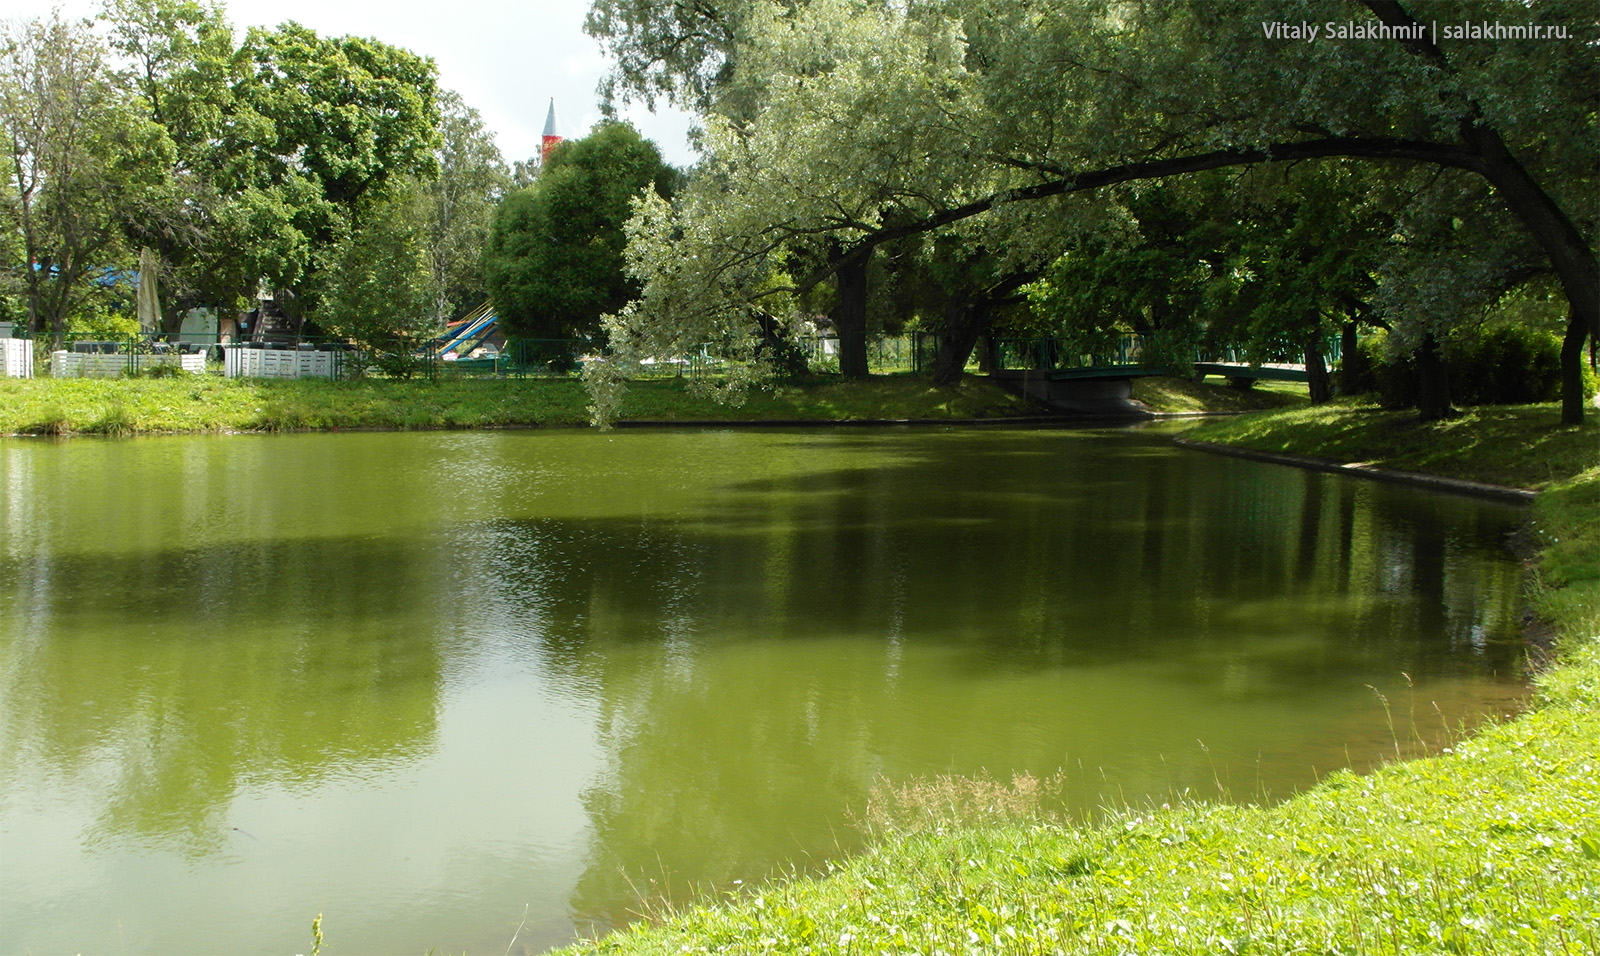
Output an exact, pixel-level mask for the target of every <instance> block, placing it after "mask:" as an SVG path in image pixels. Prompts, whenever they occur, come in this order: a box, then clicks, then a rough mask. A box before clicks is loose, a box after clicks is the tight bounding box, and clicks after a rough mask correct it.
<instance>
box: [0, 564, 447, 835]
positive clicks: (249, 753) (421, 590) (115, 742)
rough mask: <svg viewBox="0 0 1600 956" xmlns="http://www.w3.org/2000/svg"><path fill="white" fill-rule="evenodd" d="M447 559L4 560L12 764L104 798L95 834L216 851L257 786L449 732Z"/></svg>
mask: <svg viewBox="0 0 1600 956" xmlns="http://www.w3.org/2000/svg"><path fill="white" fill-rule="evenodd" d="M435 560H436V559H435V558H434V557H433V556H432V555H430V554H428V553H426V552H423V553H418V552H417V551H416V550H414V549H409V548H400V547H396V546H395V545H394V544H393V543H390V542H386V541H383V540H381V539H340V538H334V539H323V540H312V541H295V542H280V543H271V544H248V545H239V546H233V547H225V546H218V547H207V548H198V549H185V548H182V547H171V548H165V549H160V550H151V551H127V552H113V553H93V552H89V553H84V552H79V553H68V554H57V555H53V556H51V555H36V556H25V557H20V558H15V559H11V560H7V561H4V562H0V578H3V579H4V580H6V581H7V587H8V590H9V592H10V595H11V596H12V598H13V599H14V606H15V607H16V608H17V609H18V610H19V614H18V615H16V616H14V617H13V618H12V619H11V621H9V622H7V623H6V624H5V625H4V626H3V627H0V635H3V636H4V640H5V643H6V645H7V649H8V650H7V657H8V666H7V667H6V669H5V670H4V672H3V675H0V701H3V703H0V721H3V723H0V735H3V736H4V737H5V738H6V739H7V740H8V741H9V745H8V746H7V748H6V749H5V751H4V754H5V756H4V760H5V762H6V766H4V767H0V772H3V773H4V775H5V776H6V777H7V778H9V779H13V780H17V779H19V778H18V777H17V776H16V774H18V773H20V772H22V771H24V770H26V771H27V773H29V774H40V773H42V774H49V775H59V776H60V777H63V778H66V779H67V780H68V781H73V782H75V783H77V784H78V786H79V788H80V790H81V792H83V793H93V794H95V796H94V800H95V802H96V804H97V810H96V815H97V817H98V822H97V823H96V824H95V827H94V829H93V831H92V833H91V834H90V837H89V839H90V841H91V842H95V841H102V840H120V839H125V838H129V837H133V838H136V839H140V840H146V841H150V842H152V843H155V844H160V845H164V846H170V847H173V848H175V849H179V850H181V851H183V852H189V853H205V852H209V851H211V850H214V849H215V848H217V847H219V846H220V845H221V844H222V842H223V841H224V839H225V838H226V836H227V827H226V826H225V824H224V820H225V816H226V812H227V809H228V806H229V803H230V801H231V800H232V798H233V796H234V795H235V794H237V793H238V792H240V790H241V788H242V787H244V786H245V785H250V784H254V785H262V784H276V785H278V786H284V787H287V788H290V789H293V788H295V787H297V786H305V785H310V784H314V783H317V782H319V781H323V780H325V779H327V778H328V777H329V776H337V775H339V774H343V773H351V772H357V771H362V770H370V769H371V767H372V766H373V764H374V763H386V762H392V761H397V760H403V759H408V758H410V757H413V756H415V755H416V754H418V753H420V752H422V751H423V750H425V749H426V748H427V747H428V746H429V743H430V741H431V740H432V738H433V736H434V733H435V721H436V709H437V702H438V694H439V688H440V672H441V662H440V655H439V650H438V647H437V646H436V627H435V624H434V621H433V620H431V619H433V618H435V617H436V615H437V613H438V610H437V603H436V601H435V600H434V599H433V598H432V597H431V596H430V591H432V590H433V589H434V587H435V584H436V581H435V578H436V577H437V573H436V569H435V568H434V567H433V564H434V562H435Z"/></svg>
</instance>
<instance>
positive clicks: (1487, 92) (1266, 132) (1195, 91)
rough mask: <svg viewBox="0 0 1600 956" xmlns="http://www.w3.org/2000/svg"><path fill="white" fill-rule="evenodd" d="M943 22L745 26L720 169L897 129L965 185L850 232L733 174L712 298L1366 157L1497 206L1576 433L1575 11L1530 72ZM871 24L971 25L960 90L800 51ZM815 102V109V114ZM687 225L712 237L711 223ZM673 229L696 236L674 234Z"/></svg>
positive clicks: (801, 13) (1588, 133)
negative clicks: (871, 73) (1114, 196)
mask: <svg viewBox="0 0 1600 956" xmlns="http://www.w3.org/2000/svg"><path fill="white" fill-rule="evenodd" d="M932 7H934V8H936V9H931V8H930V5H921V4H910V5H905V6H896V7H893V8H890V9H888V10H880V9H877V8H872V9H869V10H863V9H858V8H853V7H847V6H845V5H843V4H829V3H824V2H821V0H819V2H816V3H812V4H808V5H806V6H804V7H800V8H797V9H794V10H787V9H784V8H780V7H777V6H775V5H772V4H760V3H755V2H752V4H751V8H752V10H754V11H755V12H754V13H752V14H751V15H749V16H747V17H746V18H745V20H744V21H743V22H744V23H745V24H746V25H747V27H748V29H749V30H750V31H751V32H750V35H748V36H740V37H736V48H735V51H734V52H733V53H732V54H730V56H731V58H732V60H733V62H734V63H736V64H737V65H738V67H739V71H740V72H742V73H744V74H746V75H748V76H752V77H758V78H759V90H760V95H761V97H762V100H761V106H762V108H761V110H759V111H757V112H752V111H750V110H748V109H743V108H741V110H740V111H739V114H738V120H737V122H730V125H731V126H736V127H737V136H736V137H732V138H729V137H724V138H720V139H719V137H718V124H717V122H716V120H717V117H716V116H711V117H708V124H707V129H708V136H707V145H708V146H709V147H710V149H711V152H712V154H713V157H716V156H717V154H718V153H719V152H721V153H726V154H728V155H730V156H731V155H732V154H733V153H734V151H736V150H739V149H746V148H747V144H748V143H751V142H755V141H758V140H763V139H770V140H771V141H774V142H782V143H784V144H785V146H786V148H787V149H788V150H790V151H791V152H792V153H794V154H799V155H803V156H807V157H808V158H809V157H812V156H815V155H818V154H826V155H828V156H830V157H832V156H833V155H834V154H835V151H837V150H839V149H840V146H839V144H849V143H851V142H852V141H853V140H855V139H857V138H858V136H859V134H860V133H861V131H862V128H861V126H860V125H859V123H858V121H859V120H860V118H861V117H863V116H866V117H870V116H873V115H875V114H881V113H885V112H888V111H891V110H894V109H897V108H900V109H903V110H905V115H903V116H902V117H901V120H902V127H903V128H914V129H934V130H941V131H944V132H946V133H947V134H948V140H949V141H948V142H947V143H946V144H945V146H946V152H945V156H946V157H951V156H953V157H954V162H952V163H950V164H948V165H950V166H954V167H959V169H957V170H953V171H952V170H947V172H951V173H952V174H951V175H950V183H949V184H948V188H939V189H937V190H925V191H924V192H922V193H921V199H922V200H923V201H922V202H921V204H920V205H916V204H912V203H906V204H904V206H903V208H901V209H900V210H898V211H897V212H898V213H899V214H898V215H893V216H876V217H875V216H861V215H857V214H853V213H855V212H857V210H855V209H854V208H852V207H849V206H847V207H846V210H845V212H846V214H844V215H839V214H836V213H835V212H832V211H830V210H829V209H828V208H827V204H826V202H825V201H824V202H820V203H819V202H813V203H810V204H806V203H797V204H787V205H778V204H768V203H765V202H764V201H763V200H764V199H765V195H764V194H765V193H766V192H768V191H770V190H772V189H773V188H774V187H776V186H781V185H783V184H785V183H788V182H790V181H793V180H794V179H795V178H796V177H795V172H794V170H793V167H792V164H790V165H784V164H780V163H767V164H740V165H739V168H738V169H737V170H735V171H733V172H730V173H728V174H725V175H723V176H722V177H721V178H720V180H719V185H721V186H722V187H723V188H724V197H723V203H722V205H724V206H728V207H733V208H736V209H740V210H747V212H746V213H745V215H744V217H743V220H742V221H739V222H731V221H728V222H727V226H728V227H729V228H725V229H723V230H722V232H723V234H722V235H721V236H720V237H718V238H719V239H720V240H721V243H722V245H721V248H722V249H723V250H724V251H723V252H721V253H720V254H718V255H715V256H712V257H709V258H707V259H705V260H704V261H703V262H701V263H700V265H699V266H698V267H697V268H698V269H699V270H700V272H701V273H702V274H703V275H704V276H706V277H707V278H708V279H714V280H716V281H722V279H721V277H723V276H727V275H729V274H730V270H731V269H732V267H733V266H734V265H735V264H743V263H744V262H745V261H746V260H747V259H748V257H751V256H756V257H760V256H764V255H767V254H770V252H771V251H772V250H774V249H777V248H779V247H781V246H783V245H784V244H785V243H787V242H791V241H801V242H805V243H809V244H812V245H822V246H826V247H827V248H829V249H830V250H831V254H830V260H831V261H830V265H832V266H833V268H834V270H835V271H838V270H840V269H845V268H853V267H854V266H855V264H857V263H858V262H859V261H861V260H863V259H865V258H866V257H869V256H870V255H871V254H872V250H873V249H874V248H876V247H878V246H881V245H884V244H887V243H893V242H896V241H898V240H900V239H902V238H904V237H907V236H910V235H915V234H919V233H922V232H928V231H934V230H938V229H941V228H944V227H947V226H949V225H951V224H953V223H956V222H959V221H962V220H964V219H968V218H973V217H981V216H986V215H988V214H990V213H991V212H992V211H993V210H995V209H996V208H998V207H1001V206H1005V205H1009V204H1014V203H1021V202H1036V201H1040V200H1044V199H1048V198H1051V197H1059V196H1065V195H1070V194H1074V193H1082V192H1089V191H1093V190H1098V189H1103V188H1105V187H1107V186H1112V185H1116V184H1118V183H1126V182H1133V181H1138V180H1147V179H1160V178H1167V177H1173V176H1181V175H1188V174H1193V173H1198V172H1203V171H1205V170H1209V169H1218V168H1223V167H1228V166H1239V165H1249V164H1257V163H1266V162H1289V161H1296V160H1316V159H1326V158H1332V157H1354V158H1360V159H1363V160H1366V161H1379V162H1385V163H1388V164H1408V165H1409V164H1426V165H1430V166H1434V167H1443V168H1454V169H1461V170H1465V171H1467V172H1470V173H1472V174H1473V175H1475V176H1478V177H1481V178H1482V179H1484V180H1485V181H1486V182H1488V183H1489V184H1490V185H1491V186H1492V187H1493V188H1494V190H1495V192H1496V194H1497V195H1498V196H1499V197H1500V198H1501V201H1502V202H1503V203H1504V205H1505V208H1506V209H1507V210H1508V213H1509V215H1510V217H1511V219H1512V221H1513V222H1515V223H1516V224H1517V225H1518V226H1520V228H1522V229H1524V230H1526V232H1527V234H1528V235H1529V236H1531V237H1532V238H1533V240H1534V241H1536V242H1537V243H1538V245H1539V247H1540V249H1541V250H1542V253H1543V255H1544V256H1545V257H1546V259H1547V260H1548V262H1549V263H1550V265H1551V268H1552V270H1553V271H1554V272H1555V273H1556V275H1557V276H1558V278H1559V280H1560V282H1561V283H1562V286H1563V288H1564V290H1565V292H1566V295H1567V298H1568V300H1569V303H1570V304H1571V306H1572V319H1571V321H1570V322H1569V326H1568V335H1567V340H1566V346H1567V347H1566V348H1565V349H1564V352H1563V355H1564V366H1563V368H1564V375H1565V378H1564V382H1566V384H1567V385H1569V386H1570V387H1567V388H1565V389H1564V393H1563V416H1564V418H1565V419H1566V420H1568V421H1575V420H1577V419H1578V418H1580V417H1581V415H1582V394H1581V387H1580V386H1581V382H1580V381H1579V379H1578V371H1579V370H1580V369H1579V365H1578V364H1577V363H1578V360H1579V359H1580V358H1581V349H1582V344H1583V342H1584V340H1585V339H1586V338H1587V337H1588V336H1589V335H1590V334H1592V333H1593V330H1595V329H1596V328H1597V327H1600V268H1597V266H1596V260H1595V256H1594V252H1593V241H1594V240H1593V234H1594V230H1595V222H1594V220H1593V218H1592V217H1587V216H1586V215H1580V212H1579V211H1582V210H1585V209H1587V207H1586V206H1585V204H1584V203H1583V201H1582V197H1583V196H1585V195H1588V194H1590V193H1591V192H1592V189H1593V185H1594V184H1593V177H1594V170H1593V164H1592V161H1591V160H1592V156H1593V155H1594V153H1595V149H1594V145H1595V144H1594V124H1593V119H1592V115H1593V102H1592V97H1590V96H1588V95H1587V94H1586V92H1584V91H1587V90H1592V89H1593V88H1595V86H1596V85H1597V84H1596V79H1597V77H1596V64H1595V61H1594V59H1593V57H1592V56H1591V55H1589V53H1588V49H1589V47H1588V45H1587V44H1588V42H1589V41H1592V40H1593V39H1594V34H1595V32H1596V27H1595V24H1594V22H1593V19H1592V17H1586V15H1585V13H1584V8H1583V7H1582V6H1581V5H1580V4H1576V3H1551V4H1547V5H1544V6H1541V7H1540V13H1541V21H1543V22H1544V23H1545V24H1547V25H1554V26H1556V27H1557V28H1558V29H1561V30H1565V31H1567V32H1568V39H1566V40H1563V41H1560V42H1554V41H1553V42H1544V43H1537V44H1529V45H1527V46H1524V47H1521V48H1519V56H1518V57H1506V56H1498V55H1496V45H1495V44H1493V43H1481V42H1480V43H1472V42H1454V43H1452V42H1444V43H1443V45H1442V46H1441V45H1438V44H1435V43H1434V42H1432V40H1431V39H1428V38H1427V31H1426V30H1425V29H1422V28H1421V25H1420V24H1418V23H1417V22H1416V21H1415V20H1413V19H1412V18H1411V16H1410V15H1409V13H1408V12H1407V11H1406V10H1405V9H1404V8H1403V7H1401V6H1400V5H1399V4H1398V3H1394V2H1389V0H1368V2H1366V3H1362V4H1356V3H1347V2H1343V0H1337V2H1336V0H1329V2H1325V3H1322V4H1320V5H1318V6H1317V7H1316V8H1315V14H1314V15H1309V19H1312V20H1315V21H1317V22H1319V23H1321V22H1325V21H1334V22H1339V23H1348V24H1355V25H1356V26H1358V27H1359V28H1360V29H1362V30H1367V31H1377V30H1379V29H1380V28H1381V29H1383V30H1386V31H1388V33H1387V34H1386V35H1385V36H1383V37H1378V38H1376V39H1369V40H1365V41H1358V42H1324V43H1316V44H1311V43H1305V42H1292V41H1289V40H1273V39H1271V38H1270V37H1267V38H1264V37H1263V28H1262V24H1263V23H1270V22H1276V20H1277V17H1278V15H1279V13H1280V11H1278V10H1277V9H1276V7H1275V6H1274V5H1271V4H1267V3H1247V2H1241V3H1236V4H1232V5H1227V6H1218V5H1213V4H1203V3H1171V4H1146V5H1141V4H1125V5H1116V6H1111V7H1106V6H1103V5H1099V4H1089V3H1074V4H1057V5H1050V6H1048V7H1039V6H1037V5H1034V4H1029V3H1025V2H1022V0H1010V2H1006V0H1002V2H993V0H984V2H979V0H972V2H970V3H966V2H961V0H952V2H949V3H945V4H939V5H932ZM1519 11H1521V12H1520V13H1519ZM1437 16H1438V18H1439V19H1440V20H1441V21H1445V20H1448V21H1452V22H1461V21H1464V20H1469V19H1470V20H1486V21H1490V22H1494V21H1497V20H1498V21H1502V22H1521V21H1522V20H1525V19H1526V11H1525V8H1522V7H1520V6H1519V5H1517V4H1515V3H1513V2H1511V0H1475V2H1462V3H1460V4H1457V5H1455V6H1453V7H1452V8H1451V9H1450V11H1449V13H1448V14H1445V13H1439V14H1437ZM873 17H879V18H880V20H879V22H880V23H881V25H882V27H883V29H880V30H878V31H877V32H878V35H879V36H880V38H882V39H884V40H887V39H888V38H889V37H891V36H892V35H893V30H895V29H898V28H899V27H898V26H897V24H911V23H914V22H919V23H930V22H933V21H934V20H935V19H939V18H945V19H946V20H947V21H955V18H957V17H959V18H960V19H959V21H957V22H956V23H957V25H956V27H955V28H953V29H951V30H950V31H949V32H950V33H952V35H955V36H958V37H959V38H960V42H961V43H962V54H961V58H960V63H961V65H962V68H963V70H964V71H965V72H964V76H963V77H962V78H961V81H960V83H959V84H958V87H957V88H954V89H952V88H951V87H950V86H949V85H948V84H946V83H945V82H944V80H945V79H946V78H947V77H949V76H950V72H949V70H948V69H947V68H946V67H945V65H944V63H943V62H942V61H940V60H939V59H937V58H933V57H925V58H923V59H922V60H921V61H920V62H919V61H917V60H915V59H911V58H902V57H897V56H892V55H890V51H892V50H893V49H894V47H893V44H892V43H880V44H879V45H878V46H877V47H875V48H874V49H873V50H871V51H869V52H867V53H866V54H865V55H864V56H860V57H859V58H858V57H855V56H852V55H841V57H840V59H839V60H838V61H837V62H830V61H829V60H828V59H827V58H826V57H825V56H819V54H818V50H817V48H816V47H815V46H811V45H807V43H806V42H805V41H804V39H796V34H797V32H798V31H796V30H794V29H793V27H794V25H795V24H804V25H805V26H806V27H807V30H806V35H808V36H828V35H831V34H830V33H829V31H830V30H833V31H835V32H836V31H837V30H839V29H841V27H840V25H841V24H847V23H853V24H857V25H864V24H868V23H870V22H871V20H872V18H873ZM897 17H898V20H896V18H897ZM1519 17H1520V19H1519ZM763 31H765V32H763ZM1447 40H1448V38H1447ZM848 52H849V51H846V54H848ZM762 56H767V59H766V60H765V61H763V60H762V59H761V57H762ZM1529 61H1532V63H1533V68H1531V69H1530V62H1529ZM662 62H665V61H662ZM885 62H894V63H896V64H899V68H900V71H901V75H902V77H903V79H902V80H901V81H900V82H895V83H880V84H878V85H875V86H868V87H862V86H860V85H859V84H856V83H854V82H853V78H854V77H856V76H859V75H861V73H862V71H863V70H869V69H872V68H873V67H874V66H875V65H877V64H882V63H885ZM757 64H759V65H757ZM739 75H740V74H739V73H736V74H735V79H736V80H737V79H738V77H739ZM752 82H754V81H752ZM927 89H936V90H939V91H940V92H941V94H942V95H940V96H936V97H925V98H922V99H920V100H919V98H918V97H917V96H916V95H915V94H916V92H917V91H920V90H927ZM908 94H909V95H908ZM812 103H816V104H821V107H822V108H818V109H808V108H807V105H808V104H812ZM972 104H977V106H976V108H974V107H973V105H972ZM1263 104H1276V105H1275V107H1274V108H1272V109H1266V108H1264V106H1263ZM952 121H954V122H952ZM867 126H868V127H869V128H870V126H871V124H870V123H869V124H867ZM846 155H847V156H848V155H850V153H848V152H847V153H846ZM911 155H913V156H915V155H916V154H911ZM864 162H865V160H864V159H863V160H862V161H859V162H851V161H840V162H834V163H830V164H826V165H825V169H823V170H822V171H820V172H819V173H818V175H814V176H808V177H806V178H807V179H808V180H809V183H808V184H809V186H810V193H811V195H813V196H816V197H826V198H831V197H834V196H838V195H852V194H853V193H854V192H855V191H857V190H859V189H860V186H861V183H862V182H863V181H864V178H863V170H864V166H863V163H864ZM912 164H913V165H914V164H915V160H914V159H913V160H912ZM865 171H866V173H867V177H868V179H867V181H870V173H871V170H870V169H866V170H865ZM750 200H754V202H753V203H751V202H750ZM692 215H711V216H716V215H720V214H719V213H717V212H716V211H715V209H714V205H713V204H712V203H710V202H706V203H701V204H698V205H697V206H696V211H695V212H693V213H692ZM722 218H724V220H725V221H726V220H728V217H727V216H726V215H723V216H722ZM658 222H665V220H658ZM670 228H674V229H680V230H683V229H685V225H684V219H683V217H678V218H677V219H676V220H675V221H673V222H672V223H671V224H670ZM687 231H689V232H692V230H687ZM645 268H648V266H647V265H646V266H645ZM674 268H676V267H674ZM745 271H747V272H752V273H755V274H759V273H760V272H761V271H762V270H761V269H759V268H756V269H752V270H745ZM679 281H682V277H680V280H679ZM645 289H646V293H645V295H646V298H645V300H644V301H642V302H641V305H640V307H639V308H637V309H635V310H633V311H632V312H631V313H630V318H629V319H628V321H630V322H633V323H648V322H655V321H666V322H669V323H682V322H685V321H691V320H692V318H693V317H692V316H691V315H690V314H689V313H683V312H680V313H679V314H677V315H676V316H667V315H666V312H664V311H663V310H662V309H661V308H660V306H659V305H658V304H652V303H651V302H650V301H649V296H650V292H649V289H650V280H649V279H648V278H647V279H646V280H645ZM703 318H706V319H708V320H709V317H703ZM708 324H714V323H710V322H708Z"/></svg>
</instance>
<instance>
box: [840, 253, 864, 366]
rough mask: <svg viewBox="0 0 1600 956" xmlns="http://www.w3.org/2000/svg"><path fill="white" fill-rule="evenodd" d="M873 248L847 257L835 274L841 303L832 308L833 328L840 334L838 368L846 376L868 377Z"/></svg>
mask: <svg viewBox="0 0 1600 956" xmlns="http://www.w3.org/2000/svg"><path fill="white" fill-rule="evenodd" d="M871 261H872V248H871V247H870V246H869V247H867V248H866V249H865V251H864V252H862V253H860V254H856V255H851V256H848V257H846V258H845V259H844V260H843V261H841V262H840V263H839V267H838V270H837V271H836V273H835V275H837V276H838V280H839V304H838V305H837V306H835V307H834V310H833V328H834V331H836V332H838V334H839V372H840V373H841V374H843V375H844V377H845V378H866V377H867V264H868V263H869V262H871Z"/></svg>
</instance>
